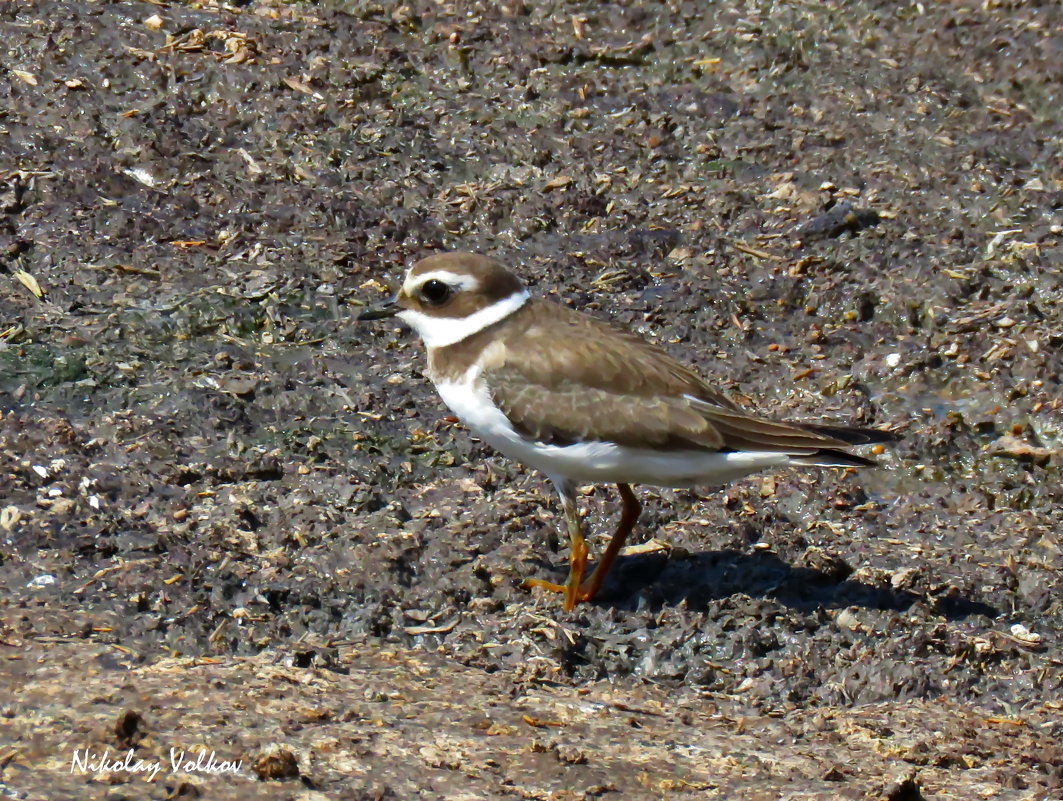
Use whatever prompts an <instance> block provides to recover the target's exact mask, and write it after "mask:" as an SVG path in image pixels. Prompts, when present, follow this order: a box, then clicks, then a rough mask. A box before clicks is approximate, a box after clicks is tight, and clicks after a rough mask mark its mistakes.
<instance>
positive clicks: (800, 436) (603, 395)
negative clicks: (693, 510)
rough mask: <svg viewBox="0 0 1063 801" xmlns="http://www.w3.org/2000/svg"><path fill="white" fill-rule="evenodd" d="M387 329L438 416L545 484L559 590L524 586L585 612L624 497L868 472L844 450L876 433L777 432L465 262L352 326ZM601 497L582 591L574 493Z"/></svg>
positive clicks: (650, 350) (689, 375) (694, 380)
mask: <svg viewBox="0 0 1063 801" xmlns="http://www.w3.org/2000/svg"><path fill="white" fill-rule="evenodd" d="M392 316H397V317H398V318H400V319H401V320H403V321H404V322H405V323H407V324H408V325H410V326H411V327H412V328H413V329H414V330H415V331H416V332H417V333H418V334H419V335H420V337H421V339H422V340H423V341H424V344H425V346H426V347H427V349H428V373H427V374H428V377H429V378H430V379H431V380H432V382H433V383H434V384H435V387H436V389H437V390H438V392H439V395H440V396H441V397H442V399H443V402H444V403H446V405H447V406H449V407H450V409H451V411H453V412H454V414H456V415H457V416H458V418H460V419H461V420H462V421H463V422H464V423H465V424H466V425H468V426H469V428H470V429H472V431H473V432H474V433H475V434H476V435H477V436H479V437H480V438H482V439H483V440H484V441H485V442H487V443H488V444H489V445H491V446H492V447H494V448H495V449H496V450H498V451H499V452H500V453H502V454H504V455H505V456H508V457H509V458H511V459H515V460H516V461H518V462H522V463H524V464H526V465H529V466H531V467H534V468H535V469H537V470H539V471H541V472H542V473H544V474H545V475H546V476H547V477H548V478H549V479H550V480H551V482H552V483H553V485H554V486H555V487H556V488H557V492H558V494H559V495H560V496H561V507H562V509H563V511H564V516H565V525H566V528H567V530H568V536H569V540H570V543H571V551H570V556H569V573H568V579H567V580H566V581H565V583H564V584H554V583H552V582H548V581H543V580H541V579H528V580H526V581H525V586H530V587H541V588H545V589H548V590H553V591H556V592H561V593H564V608H565V609H566V610H570V609H572V608H574V607H575V605H576V604H577V603H579V602H583V601H589V600H590V599H592V598H594V596H595V594H596V593H597V592H598V590H599V589H600V588H601V586H602V582H603V580H604V579H605V576H606V573H607V572H608V571H609V568H610V566H611V565H612V563H613V561H614V560H615V559H616V556H617V554H618V553H619V551H620V549H621V548H622V547H623V545H624V542H625V540H626V539H627V536H628V534H629V533H630V532H631V529H632V527H633V526H634V525H635V522H636V521H637V520H638V517H639V514H640V512H641V509H642V507H641V504H640V503H639V501H638V500H637V499H636V497H635V494H634V493H633V492H632V490H631V485H632V484H649V485H654V486H659V487H693V486H712V485H719V484H723V483H726V482H728V481H732V480H734V479H737V478H741V477H742V476H746V475H750V474H752V473H756V472H759V471H761V470H769V469H772V468H778V467H785V466H788V465H813V466H820V467H867V466H871V465H874V462H873V461H871V460H870V459H866V458H864V457H863V456H858V455H856V454H853V453H850V452H848V450H847V448H848V447H849V446H853V445H865V444H870V443H876V442H886V441H890V440H893V439H895V438H896V437H895V436H894V435H893V434H891V433H889V432H886V431H878V430H874V429H859V428H846V427H837V426H827V425H817V424H808V423H795V422H788V421H777V420H771V419H768V418H766V417H763V416H761V415H759V414H755V413H751V412H749V411H746V410H744V409H741V408H739V407H738V406H737V405H736V404H735V403H734V402H733V401H731V400H730V399H729V398H728V397H727V396H725V395H724V394H723V393H721V392H720V391H719V390H718V389H716V388H714V387H713V386H711V385H710V384H709V383H708V382H707V381H706V380H705V379H704V378H702V377H701V376H699V375H698V374H697V373H695V372H694V371H693V370H691V369H690V368H688V367H686V366H684V365H683V364H681V363H679V362H678V361H676V360H675V359H673V358H672V357H671V356H669V355H668V354H667V353H665V352H664V351H663V350H662V349H661V348H659V347H657V346H655V345H652V344H650V343H648V342H646V341H645V340H643V339H642V338H640V337H638V336H636V335H635V334H632V333H630V332H627V331H623V330H621V329H619V328H616V327H613V326H612V325H610V324H608V323H606V322H603V321H601V320H599V319H597V318H594V317H591V316H588V315H586V314H583V313H581V312H578V311H575V310H572V309H569V308H567V307H565V306H561V305H558V304H556V303H551V302H549V301H546V300H542V299H538V298H532V297H531V296H530V295H529V293H528V291H527V290H526V289H525V287H524V285H523V284H522V283H521V281H520V280H519V279H518V278H517V277H516V276H515V275H514V274H513V273H512V272H510V271H509V270H507V269H506V268H505V267H504V266H503V265H501V264H499V263H498V262H497V261H494V260H492V259H489V258H487V257H485V256H481V255H477V254H473V253H440V254H437V255H433V256H429V257H428V258H425V259H422V260H421V261H419V262H417V263H416V264H414V265H413V266H412V267H411V268H410V269H409V270H408V271H407V273H406V276H405V279H404V281H403V284H402V288H401V290H400V291H399V293H398V295H397V296H396V297H395V298H394V299H392V300H390V301H387V302H386V303H383V304H381V305H379V306H376V307H373V308H370V309H367V310H366V311H364V312H363V313H362V314H360V315H359V316H358V319H359V320H379V319H383V318H387V317H392ZM598 483H613V484H616V486H617V488H618V489H619V491H620V497H621V499H622V500H623V511H622V513H621V515H620V521H619V524H618V525H617V528H616V531H615V533H614V534H613V537H612V539H611V540H610V542H609V544H608V546H607V547H606V549H605V551H604V552H603V553H602V556H601V558H600V559H599V561H598V564H597V567H596V568H595V569H594V571H593V572H592V573H591V574H590V576H589V577H588V578H586V579H584V574H585V572H586V568H587V561H588V555H589V549H588V547H587V545H586V542H585V540H584V535H583V526H582V523H581V521H580V515H579V512H578V510H577V507H576V488H577V486H578V485H581V484H598Z"/></svg>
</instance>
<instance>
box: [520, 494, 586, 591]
mask: <svg viewBox="0 0 1063 801" xmlns="http://www.w3.org/2000/svg"><path fill="white" fill-rule="evenodd" d="M561 507H562V509H564V512H565V526H566V527H567V528H568V539H569V545H570V550H569V557H568V578H567V579H566V580H565V583H564V584H554V583H553V582H552V581H543V580H542V579H525V580H524V584H523V586H524V587H525V588H531V587H538V588H540V589H543V590H549V591H551V592H563V593H564V594H565V601H564V604H563V608H564V610H565V611H566V612H568V611H571V610H572V609H574V608H575V606H576V603H577V602H578V601H579V600H580V599H579V597H578V596H579V589H580V584H582V583H583V574H584V573H585V572H586V570H587V557H588V556H589V555H590V549H589V548H588V547H587V541H586V540H585V539H584V538H583V523H582V522H581V521H580V519H579V510H578V509H577V508H576V496H575V494H574V493H573V491H572V490H571V489H569V488H567V487H566V488H565V490H563V491H562V492H561Z"/></svg>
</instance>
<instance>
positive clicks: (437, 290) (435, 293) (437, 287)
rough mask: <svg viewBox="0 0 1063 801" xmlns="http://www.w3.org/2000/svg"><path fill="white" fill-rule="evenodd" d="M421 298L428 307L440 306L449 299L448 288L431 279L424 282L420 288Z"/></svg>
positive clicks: (440, 282)
mask: <svg viewBox="0 0 1063 801" xmlns="http://www.w3.org/2000/svg"><path fill="white" fill-rule="evenodd" d="M421 297H422V298H424V301H425V303H427V304H428V305H429V306H441V305H443V304H444V303H446V302H447V299H448V298H449V297H450V287H449V286H447V285H446V284H444V283H443V282H442V281H437V280H435V279H434V278H433V279H432V280H431V281H425V282H424V286H422V287H421Z"/></svg>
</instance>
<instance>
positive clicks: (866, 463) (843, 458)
mask: <svg viewBox="0 0 1063 801" xmlns="http://www.w3.org/2000/svg"><path fill="white" fill-rule="evenodd" d="M790 464H800V465H807V466H808V467H875V466H876V465H877V464H878V462H876V461H875V460H874V459H868V458H866V457H864V456H858V455H857V454H855V453H849V452H847V451H840V450H837V449H835V448H823V449H821V450H818V451H816V452H815V453H811V454H809V455H808V456H791V457H790Z"/></svg>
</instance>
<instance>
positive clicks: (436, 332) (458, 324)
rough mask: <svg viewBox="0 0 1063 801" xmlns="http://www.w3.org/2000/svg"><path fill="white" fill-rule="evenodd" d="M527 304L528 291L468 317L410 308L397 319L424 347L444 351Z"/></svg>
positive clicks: (503, 299)
mask: <svg viewBox="0 0 1063 801" xmlns="http://www.w3.org/2000/svg"><path fill="white" fill-rule="evenodd" d="M527 301H528V292H527V290H525V289H522V290H520V291H519V292H514V293H513V294H512V295H510V296H509V297H508V298H502V300H496V301H495V302H494V303H492V304H491V305H490V306H487V307H485V308H483V309H480V311H478V312H473V313H472V314H470V315H469V316H468V317H432V316H431V315H428V314H424V313H423V312H419V311H414V310H413V309H403V310H402V311H400V312H399V314H398V316H399V317H400V318H401V319H402V320H403V321H405V322H406V323H407V324H408V325H409V326H410V327H411V328H413V330H414V331H416V332H417V333H418V334H420V336H421V339H422V340H424V344H425V345H426V346H427V347H429V348H445V347H446V346H447V345H453V344H454V343H455V342H461V341H462V340H463V339H468V338H469V337H471V336H472V335H473V334H476V333H479V332H480V331H483V330H484V329H485V328H487V327H488V326H489V325H494V324H495V323H497V322H498V321H499V320H504V319H505V318H507V317H509V315H511V314H513V312H515V311H516V310H517V309H519V308H520V307H521V306H523V305H524V304H525V303H526V302H527Z"/></svg>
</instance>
